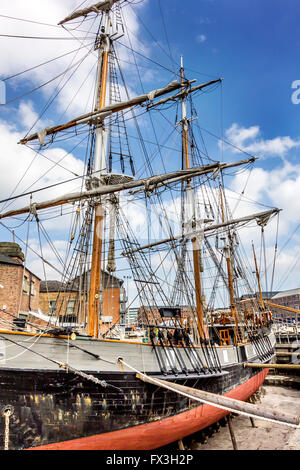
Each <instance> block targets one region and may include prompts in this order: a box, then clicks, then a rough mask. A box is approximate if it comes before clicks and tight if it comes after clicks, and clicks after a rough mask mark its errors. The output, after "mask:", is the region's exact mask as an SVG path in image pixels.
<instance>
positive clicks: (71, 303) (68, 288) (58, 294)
mask: <svg viewBox="0 0 300 470" xmlns="http://www.w3.org/2000/svg"><path fill="white" fill-rule="evenodd" d="M89 276H90V273H87V274H84V275H83V276H82V277H81V278H79V277H76V278H75V279H73V280H72V281H69V282H67V283H62V282H59V281H43V282H41V287H40V309H41V311H42V312H43V313H44V314H46V315H49V316H51V315H53V316H57V317H58V319H59V324H60V325H63V326H71V325H72V326H75V325H76V326H78V327H81V328H84V327H85V326H86V323H87V313H88V301H87V299H88V296H87V294H84V292H87V291H88V285H89ZM123 282H124V281H121V280H120V279H118V278H117V277H115V276H112V275H111V274H108V273H107V272H105V271H102V276H101V295H100V301H101V313H100V320H101V322H100V333H101V334H103V333H105V332H106V331H107V330H108V329H109V328H110V327H111V326H112V325H114V324H119V323H120V316H121V314H122V313H123V312H124V301H126V293H125V290H124V288H123Z"/></svg>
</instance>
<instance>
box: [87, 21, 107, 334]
mask: <svg viewBox="0 0 300 470" xmlns="http://www.w3.org/2000/svg"><path fill="white" fill-rule="evenodd" d="M106 16H107V18H106V25H107V26H106V29H107V28H108V27H109V26H108V23H109V20H110V18H109V14H108V13H107V15H106ZM109 52H110V41H109V39H107V38H106V39H104V41H102V43H101V46H100V53H99V55H100V57H99V59H100V58H101V60H99V68H100V72H101V73H100V75H99V77H100V83H99V85H100V89H99V90H98V95H97V100H96V103H97V104H98V106H99V110H101V109H102V108H104V106H105V100H106V88H107V78H108V60H109ZM100 132H104V129H101V130H100ZM97 139H99V135H97V131H96V148H97V147H98V146H97ZM101 142H102V145H104V144H103V140H102V138H101ZM100 150H101V154H103V156H104V153H103V152H104V151H105V149H100ZM96 152H97V151H95V153H96ZM103 158H105V157H103ZM95 160H96V156H95ZM95 165H96V166H97V165H100V168H101V169H102V170H103V168H104V166H105V165H103V164H102V163H101V162H100V163H96V162H94V166H95ZM99 176H100V175H99ZM100 185H101V186H102V184H101V180H100V179H99V186H100ZM94 213H95V220H94V234H93V250H92V264H91V279H90V288H89V320H88V333H89V335H90V336H92V337H93V338H98V337H99V320H100V318H99V315H100V295H101V264H102V245H103V236H104V217H105V213H104V209H103V206H102V204H101V203H100V204H97V205H96V206H95V209H94Z"/></svg>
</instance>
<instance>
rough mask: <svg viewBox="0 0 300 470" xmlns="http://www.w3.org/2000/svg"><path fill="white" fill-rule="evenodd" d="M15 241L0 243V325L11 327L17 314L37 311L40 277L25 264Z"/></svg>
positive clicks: (19, 316)
mask: <svg viewBox="0 0 300 470" xmlns="http://www.w3.org/2000/svg"><path fill="white" fill-rule="evenodd" d="M24 260H25V258H24V254H23V252H22V250H21V248H20V246H19V245H18V244H16V243H6V242H2V243H0V284H1V287H0V328H2V329H11V327H12V324H13V320H14V319H16V318H20V319H26V318H27V317H28V315H31V314H30V312H32V313H34V312H38V309H39V291H40V279H39V278H38V277H37V276H36V275H35V274H33V273H32V272H31V271H30V270H29V269H28V268H26V267H25V266H24Z"/></svg>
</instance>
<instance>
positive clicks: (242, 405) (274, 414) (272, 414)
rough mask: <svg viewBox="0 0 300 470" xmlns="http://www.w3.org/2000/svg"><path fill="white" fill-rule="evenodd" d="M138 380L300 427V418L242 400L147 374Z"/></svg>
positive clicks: (138, 376) (141, 375)
mask: <svg viewBox="0 0 300 470" xmlns="http://www.w3.org/2000/svg"><path fill="white" fill-rule="evenodd" d="M265 365H266V367H267V366H270V365H271V364H265ZM137 378H138V379H140V380H142V381H143V382H146V383H150V384H153V385H156V386H157V384H158V383H160V384H161V386H162V387H163V386H168V387H171V388H172V389H173V390H175V391H176V390H177V391H179V392H180V391H181V392H184V393H187V394H189V395H192V396H194V397H196V398H199V399H200V400H201V399H202V400H205V401H209V402H210V403H211V404H215V405H221V406H225V407H227V408H231V409H232V410H234V411H236V412H239V411H241V412H244V413H249V414H252V415H256V416H257V417H258V418H259V417H262V418H268V419H273V420H276V421H278V422H282V423H288V424H293V425H296V426H297V425H299V421H300V418H299V416H291V415H288V414H286V413H282V412H280V411H277V410H275V409H272V408H266V407H265V406H263V407H262V406H260V405H255V404H252V403H246V402H243V401H240V400H236V399H235V398H229V397H225V396H223V395H217V394H215V393H211V392H205V391H203V390H198V389H194V388H191V387H187V386H185V385H179V384H176V383H174V382H168V381H166V380H161V379H156V378H152V377H149V376H147V375H145V374H137Z"/></svg>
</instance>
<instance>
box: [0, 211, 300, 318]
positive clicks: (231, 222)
mask: <svg viewBox="0 0 300 470" xmlns="http://www.w3.org/2000/svg"><path fill="white" fill-rule="evenodd" d="M278 212H279V209H273V210H271V211H265V212H261V213H257V214H252V215H250V216H246V217H241V218H240V219H233V220H228V221H227V222H224V223H222V224H216V225H210V226H208V227H204V229H203V231H204V233H207V232H211V231H214V230H218V229H219V228H223V227H228V226H230V225H235V224H238V223H246V222H249V221H251V220H254V219H259V218H260V217H262V218H264V217H265V216H266V215H268V214H270V215H272V214H275V213H276V214H277V213H278ZM0 218H1V216H0ZM176 240H182V235H178V236H177V237H170V238H165V239H164V240H160V241H158V242H153V243H149V245H143V246H141V247H139V248H135V249H133V250H130V251H125V252H124V253H122V255H123V256H126V255H131V254H133V253H136V252H138V251H143V250H147V249H149V248H154V247H156V246H159V245H164V244H165V243H170V242H173V241H176ZM299 313H300V311H299Z"/></svg>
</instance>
